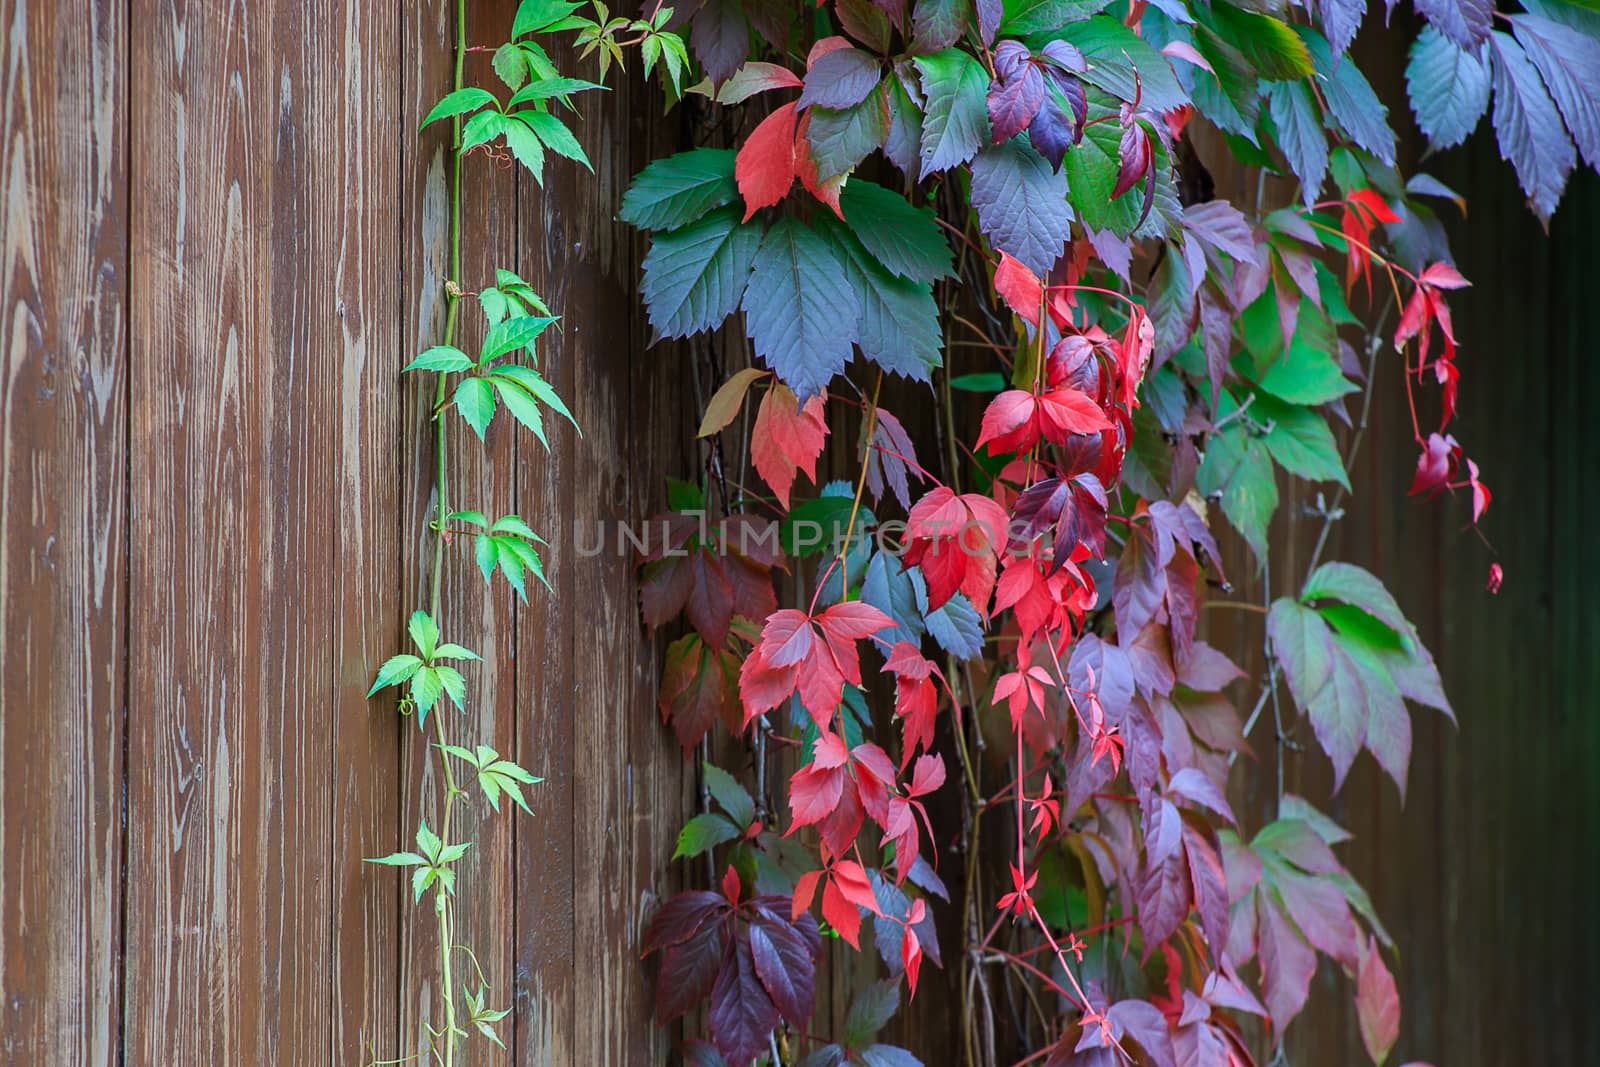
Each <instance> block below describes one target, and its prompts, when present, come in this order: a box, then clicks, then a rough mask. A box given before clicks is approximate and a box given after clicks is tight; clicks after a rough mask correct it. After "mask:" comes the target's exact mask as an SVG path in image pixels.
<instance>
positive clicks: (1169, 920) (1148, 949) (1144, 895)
mask: <svg viewBox="0 0 1600 1067" xmlns="http://www.w3.org/2000/svg"><path fill="white" fill-rule="evenodd" d="M1137 895H1138V907H1139V929H1140V931H1141V932H1142V933H1143V934H1144V958H1145V959H1149V958H1150V954H1151V953H1152V952H1154V951H1155V950H1156V948H1157V947H1158V946H1159V945H1160V944H1161V943H1162V942H1163V941H1165V940H1166V939H1167V938H1169V937H1171V936H1172V935H1173V934H1174V933H1175V932H1176V931H1177V929H1178V927H1179V925H1180V924H1182V922H1183V918H1184V916H1185V915H1188V914H1189V870H1188V867H1187V865H1186V864H1185V863H1184V859H1183V856H1182V855H1180V854H1178V853H1176V852H1175V853H1174V854H1173V855H1171V856H1169V857H1167V860H1166V862H1165V863H1163V864H1162V865H1161V866H1159V867H1156V868H1153V869H1152V870H1150V871H1148V872H1146V874H1145V877H1144V878H1143V879H1142V880H1141V881H1140V882H1139V885H1138V887H1137Z"/></svg>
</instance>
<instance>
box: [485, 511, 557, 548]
mask: <svg viewBox="0 0 1600 1067" xmlns="http://www.w3.org/2000/svg"><path fill="white" fill-rule="evenodd" d="M489 529H490V530H492V531H493V532H494V533H510V534H516V535H517V536H518V537H526V538H527V539H528V540H530V541H537V542H539V543H540V544H541V545H542V544H544V543H545V540H544V538H542V537H540V536H539V535H538V534H536V533H534V532H533V527H531V526H529V525H528V524H527V523H525V522H523V521H522V519H521V518H520V517H519V516H516V515H505V516H502V517H501V518H500V519H499V520H497V521H496V522H495V524H494V525H493V526H491V527H489Z"/></svg>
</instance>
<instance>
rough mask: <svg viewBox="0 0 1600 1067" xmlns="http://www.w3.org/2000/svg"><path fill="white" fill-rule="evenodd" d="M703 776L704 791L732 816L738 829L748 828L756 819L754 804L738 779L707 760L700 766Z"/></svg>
mask: <svg viewBox="0 0 1600 1067" xmlns="http://www.w3.org/2000/svg"><path fill="white" fill-rule="evenodd" d="M700 769H701V772H702V773H703V774H704V775H705V779H706V791H707V792H709V793H710V794H711V798H712V799H713V800H715V801H716V802H717V803H718V804H720V805H721V806H722V810H723V811H725V812H727V813H728V814H729V815H730V816H732V818H733V821H734V822H735V823H736V824H738V825H739V826H740V827H746V826H749V825H750V824H751V823H753V822H755V819H756V802H755V801H754V800H752V799H750V794H749V792H748V791H747V790H746V789H745V787H744V786H742V785H740V784H739V781H738V779H736V778H735V777H734V776H733V775H731V774H729V773H728V772H727V771H725V770H723V769H722V768H721V767H718V766H717V765H716V764H715V763H712V762H710V761H709V760H708V761H707V762H705V763H702V764H701V765H700Z"/></svg>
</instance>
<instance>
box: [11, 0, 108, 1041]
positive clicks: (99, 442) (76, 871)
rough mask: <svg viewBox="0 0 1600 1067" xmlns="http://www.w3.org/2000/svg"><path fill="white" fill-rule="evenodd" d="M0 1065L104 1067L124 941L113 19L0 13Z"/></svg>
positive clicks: (89, 7) (24, 7)
mask: <svg viewBox="0 0 1600 1067" xmlns="http://www.w3.org/2000/svg"><path fill="white" fill-rule="evenodd" d="M0 20H3V21H0V25H3V26H4V27H5V31H4V32H5V48H4V50H3V52H0V108H3V110H0V133H3V140H0V188H3V190H4V197H5V206H4V223H3V231H0V309H3V314H4V322H5V327H4V332H3V334H0V368H3V376H0V531H3V534H0V537H3V540H0V602H3V603H4V606H5V607H4V610H5V641H4V645H3V651H0V663H3V671H4V677H5V689H4V695H3V697H0V782H3V784H4V794H5V799H4V804H3V807H0V853H3V854H4V856H5V857H6V863H5V868H4V873H3V874H0V1060H4V1061H5V1062H8V1063H51V1064H110V1063H112V1062H113V1061H114V1060H115V1057H116V1055H117V1048H116V1041H117V1037H118V1027H119V1023H120V1018H121V1013H120V1007H121V1005H120V1000H121V991H120V979H121V962H120V954H121V938H122V922H121V919H122V863H123V835H122V821H121V792H122V742H123V731H124V729H125V722H126V720H125V717H124V710H125V709H124V705H123V701H124V699H125V688H124V684H125V680H126V676H125V674H124V654H125V651H126V641H127V619H126V597H127V560H128V551H127V549H128V546H127V528H126V523H127V494H126V478H127V463H128V458H127V417H128V410H127V384H128V352H127V333H126V326H127V318H126V316H127V303H126V298H127V285H128V249H127V208H128V184H127V181H128V173H127V141H126V138H125V132H124V131H125V125H126V122H127V105H128V93H127V87H128V86H127V75H126V71H125V68H124V66H123V62H122V57H123V55H124V54H125V51H126V47H127V36H126V35H127V21H126V18H125V13H124V9H123V7H122V5H120V4H116V3H105V4H90V3H77V4H60V5H57V4H54V3H22V2H10V3H5V4H0Z"/></svg>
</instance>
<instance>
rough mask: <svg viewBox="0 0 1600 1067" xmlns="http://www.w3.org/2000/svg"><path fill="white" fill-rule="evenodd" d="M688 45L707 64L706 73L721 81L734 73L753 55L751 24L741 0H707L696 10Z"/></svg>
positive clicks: (702, 64)
mask: <svg viewBox="0 0 1600 1067" xmlns="http://www.w3.org/2000/svg"><path fill="white" fill-rule="evenodd" d="M692 26H693V29H692V32H691V34H690V37H689V45H690V47H692V48H693V49H694V54H695V58H696V59H698V60H700V65H701V66H702V67H704V68H705V72H706V77H708V78H710V79H711V80H712V81H713V82H715V83H716V84H718V85H720V84H722V83H723V82H725V81H727V80H728V79H729V78H731V77H733V74H734V72H735V71H737V70H738V69H739V67H740V65H742V64H743V63H744V61H745V59H747V58H748V57H749V55H750V24H749V22H748V21H746V19H745V15H744V5H743V4H741V3H740V2H739V0H706V2H705V4H704V6H702V7H701V8H700V10H699V11H697V12H695V16H694V21H693V23H692Z"/></svg>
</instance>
